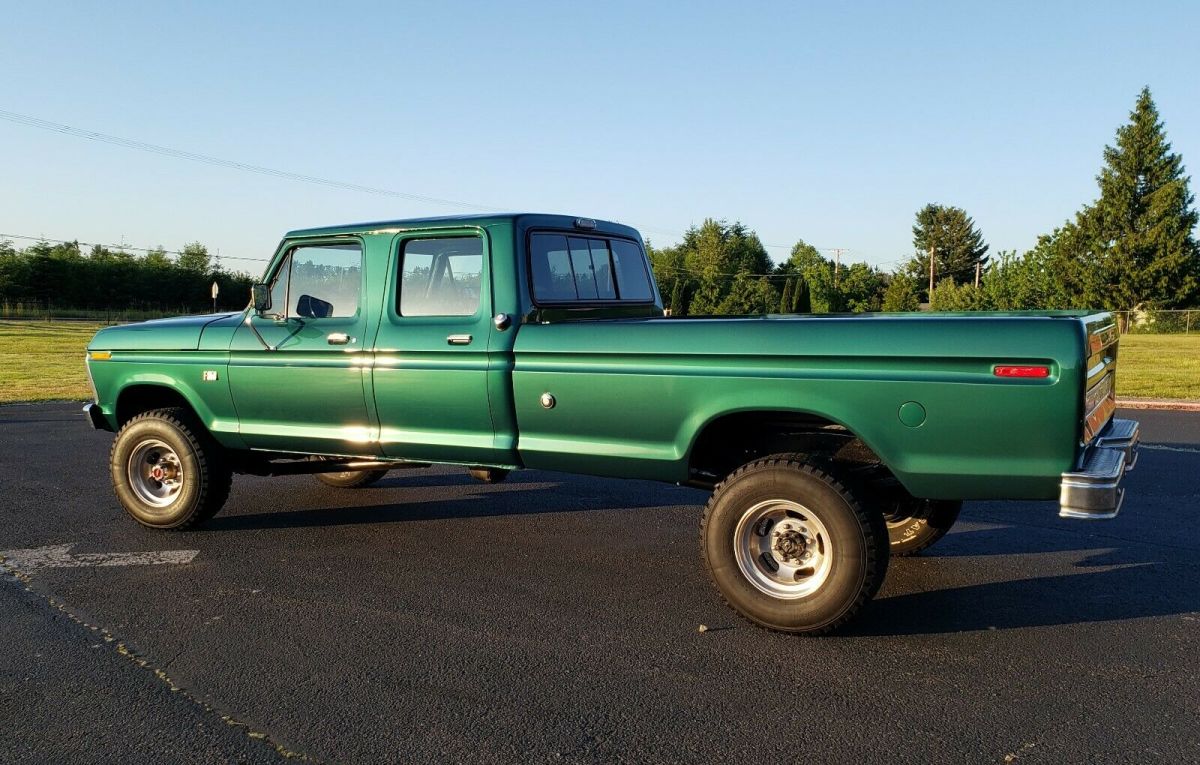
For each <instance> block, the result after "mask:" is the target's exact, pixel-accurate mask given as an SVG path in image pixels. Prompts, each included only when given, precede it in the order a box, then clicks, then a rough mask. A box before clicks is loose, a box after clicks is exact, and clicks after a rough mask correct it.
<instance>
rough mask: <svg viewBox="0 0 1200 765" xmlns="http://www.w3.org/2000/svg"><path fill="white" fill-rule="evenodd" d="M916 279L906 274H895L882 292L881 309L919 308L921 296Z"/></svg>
mask: <svg viewBox="0 0 1200 765" xmlns="http://www.w3.org/2000/svg"><path fill="white" fill-rule="evenodd" d="M918 291H919V287H918V286H917V281H916V279H913V278H912V277H911V276H908V275H907V274H896V275H895V276H893V277H892V281H891V282H890V283H889V284H888V286H887V290H886V291H885V292H884V293H883V310H885V311H916V310H919V309H920V308H921V298H920V297H919V296H918Z"/></svg>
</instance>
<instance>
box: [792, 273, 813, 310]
mask: <svg viewBox="0 0 1200 765" xmlns="http://www.w3.org/2000/svg"><path fill="white" fill-rule="evenodd" d="M792 313H812V295H811V294H810V293H809V291H808V280H807V279H805V278H804V277H803V276H801V277H800V278H799V281H798V282H797V284H796V289H795V290H793V291H792Z"/></svg>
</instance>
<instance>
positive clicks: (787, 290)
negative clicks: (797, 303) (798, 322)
mask: <svg viewBox="0 0 1200 765" xmlns="http://www.w3.org/2000/svg"><path fill="white" fill-rule="evenodd" d="M794 281H795V280H794V279H787V280H785V281H784V283H783V296H782V297H781V298H779V312H780V313H791V312H792V300H793V298H792V294H793V290H794V289H795V288H794V286H793V284H792V283H793V282H794Z"/></svg>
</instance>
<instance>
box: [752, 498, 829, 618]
mask: <svg viewBox="0 0 1200 765" xmlns="http://www.w3.org/2000/svg"><path fill="white" fill-rule="evenodd" d="M733 551H734V557H735V559H736V560H737V564H738V568H740V569H741V572H742V575H743V576H744V577H746V580H747V581H749V582H750V584H752V585H754V586H755V587H756V588H757V589H759V590H761V591H762V592H764V593H766V594H767V595H770V596H771V597H773V598H781V599H784V600H794V599H796V598H803V597H807V596H808V595H811V594H813V593H814V592H816V591H817V590H818V589H820V588H821V585H823V584H824V583H825V580H826V579H828V578H829V572H830V569H831V568H832V567H833V545H832V540H831V539H830V536H829V531H828V530H827V529H826V528H825V524H823V523H821V521H820V519H818V518H817V517H816V515H814V514H813V513H812V511H810V510H809V509H808V508H806V507H804V506H803V505H801V504H798V503H796V502H792V501H791V500H787V499H770V500H766V501H765V502H759V503H758V504H756V505H754V506H753V507H751V508H750V509H749V510H747V511H746V512H745V513H744V514H743V515H742V517H741V520H739V521H738V523H737V527H736V528H735V529H734V532H733Z"/></svg>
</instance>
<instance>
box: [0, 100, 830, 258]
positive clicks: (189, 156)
mask: <svg viewBox="0 0 1200 765" xmlns="http://www.w3.org/2000/svg"><path fill="white" fill-rule="evenodd" d="M0 119H2V120H6V121H8V122H12V123H15V124H18V125H25V126H27V127H33V128H37V129H39V130H48V131H50V132H53V133H61V134H64V135H69V136H74V137H76V138H84V139H86V140H89V141H98V142H100V143H107V144H110V145H113V146H120V147H122V148H126V149H132V150H134V151H142V152H147V153H150V154H159V155H162V156H164V157H172V158H175V159H186V160H188V161H191V162H199V163H201V164H206V165H212V166H215V167H224V168H228V169H230V170H241V171H244V172H248V173H257V174H259V175H266V176H270V177H272V178H281V179H284V180H291V181H299V182H301V183H312V184H316V185H319V186H327V187H329V188H335V189H341V190H343V191H358V192H362V193H364V194H376V195H379V196H387V197H394V198H399V199H408V200H410V201H414V202H427V203H430V204H438V205H449V206H451V207H459V208H464V209H468V210H484V211H489V212H503V211H504V210H505V208H502V207H492V206H490V205H482V204H478V203H476V202H467V201H463V200H460V199H447V198H444V197H433V196H428V195H425V194H414V193H412V192H407V191H395V190H393V189H384V188H378V187H375V186H365V185H362V184H358V183H350V182H347V181H338V180H333V179H330V178H321V177H318V176H315V175H305V174H304V173H294V172H290V171H288V170H278V169H276V168H272V167H263V166H262V165H252V164H249V163H246V162H238V161H236V160H231V159H223V158H221V157H214V156H211V155H209V154H200V153H197V152H193V151H186V150H184V149H175V148H172V147H169V146H160V145H158V144H153V143H147V142H145V141H137V140H134V139H132V138H123V137H121V136H116V135H111V134H109V133H100V132H97V131H94V130H85V129H83V128H77V127H73V126H71V125H64V124H63V123H61V122H51V121H50V120H44V119H41V118H40V117H34V116H31V115H28V114H21V113H19V112H11V111H6V110H3V109H0ZM638 228H639V229H640V230H642V231H644V232H646V233H651V234H662V235H664V236H672V237H679V238H682V236H683V235H682V234H680V233H679V232H677V231H675V232H671V231H665V230H662V229H656V228H649V227H642V226H638ZM760 244H762V246H763V247H768V248H771V249H781V250H791V249H792V247H793V245H787V244H767V243H763V242H760ZM813 249H815V250H818V251H820V252H848V250H847V249H846V248H844V247H842V248H839V247H814V248H813ZM227 257H228V256H227ZM242 260H248V258H242Z"/></svg>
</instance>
